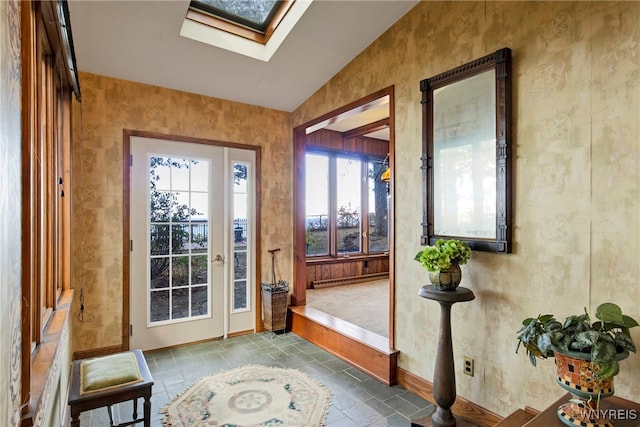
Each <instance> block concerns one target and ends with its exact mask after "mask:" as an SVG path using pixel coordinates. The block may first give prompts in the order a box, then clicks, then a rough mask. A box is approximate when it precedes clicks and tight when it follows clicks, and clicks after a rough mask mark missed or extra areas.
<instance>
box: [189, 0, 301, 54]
mask: <svg viewBox="0 0 640 427" xmlns="http://www.w3.org/2000/svg"><path fill="white" fill-rule="evenodd" d="M312 1H313V0H193V1H191V3H190V5H189V10H188V11H187V15H186V17H185V20H184V22H183V24H182V29H181V31H180V35H181V36H183V37H188V38H191V39H193V40H197V41H200V42H203V43H207V44H210V45H212V46H217V47H220V48H222V49H226V50H230V51H233V52H236V53H239V54H242V55H246V56H250V57H252V58H256V59H260V60H262V61H265V62H267V61H269V59H271V56H272V55H273V54H274V53H275V52H276V50H277V49H278V47H279V46H280V44H281V43H282V42H283V41H284V39H285V37H286V36H287V35H288V34H289V32H290V31H291V30H292V29H293V27H294V26H295V24H296V23H297V22H298V20H299V19H300V17H302V14H303V13H304V12H305V11H306V10H307V8H308V7H309V5H310V4H311V2H312Z"/></svg>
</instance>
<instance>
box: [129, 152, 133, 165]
mask: <svg viewBox="0 0 640 427" xmlns="http://www.w3.org/2000/svg"><path fill="white" fill-rule="evenodd" d="M129 166H133V154H129Z"/></svg>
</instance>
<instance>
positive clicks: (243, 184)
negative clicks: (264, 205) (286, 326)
mask: <svg viewBox="0 0 640 427" xmlns="http://www.w3.org/2000/svg"><path fill="white" fill-rule="evenodd" d="M249 168H250V165H249V164H247V163H238V162H236V163H234V164H233V171H234V174H233V297H232V299H233V309H232V311H233V312H234V313H235V312H240V311H248V310H250V309H251V305H250V302H251V294H250V290H251V289H250V286H249V283H250V282H249V270H248V268H247V266H248V265H249V264H248V263H247V261H248V257H249V251H248V245H247V242H248V238H249V232H250V230H249V229H248V227H249V221H248V218H249V209H250V206H249V200H250V194H249V177H250V176H249V173H250V170H249Z"/></svg>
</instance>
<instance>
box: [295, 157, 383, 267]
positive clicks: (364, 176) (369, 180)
mask: <svg viewBox="0 0 640 427" xmlns="http://www.w3.org/2000/svg"><path fill="white" fill-rule="evenodd" d="M305 162H306V218H305V226H306V230H305V231H306V248H307V249H306V255H307V256H308V257H314V256H315V257H322V256H325V257H338V256H350V255H367V254H372V253H381V252H382V253H383V252H387V251H388V250H389V239H388V212H389V209H388V198H387V186H386V183H384V182H383V181H382V179H381V175H382V173H383V172H384V170H385V165H384V162H383V160H382V159H369V158H366V157H357V156H344V155H339V154H333V153H322V152H310V153H307V154H306V156H305Z"/></svg>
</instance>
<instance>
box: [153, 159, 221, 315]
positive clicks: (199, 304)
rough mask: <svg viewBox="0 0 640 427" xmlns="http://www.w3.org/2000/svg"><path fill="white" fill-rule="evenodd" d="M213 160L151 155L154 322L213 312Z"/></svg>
mask: <svg viewBox="0 0 640 427" xmlns="http://www.w3.org/2000/svg"><path fill="white" fill-rule="evenodd" d="M209 165H210V162H209V161H203V160H193V159H181V158H171V157H162V156H155V157H151V158H150V159H149V219H150V222H151V224H150V227H149V241H148V244H149V256H150V260H149V266H150V271H149V277H150V286H149V292H150V294H149V319H150V322H151V323H153V322H167V321H171V320H175V319H184V318H189V317H191V316H201V315H203V313H204V314H208V312H209V301H208V300H209V289H208V288H209V255H208V221H209V215H208V212H209V209H208V205H207V204H208V198H209V195H208V194H207V193H206V190H207V189H208V180H209ZM169 289H171V291H169Z"/></svg>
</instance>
